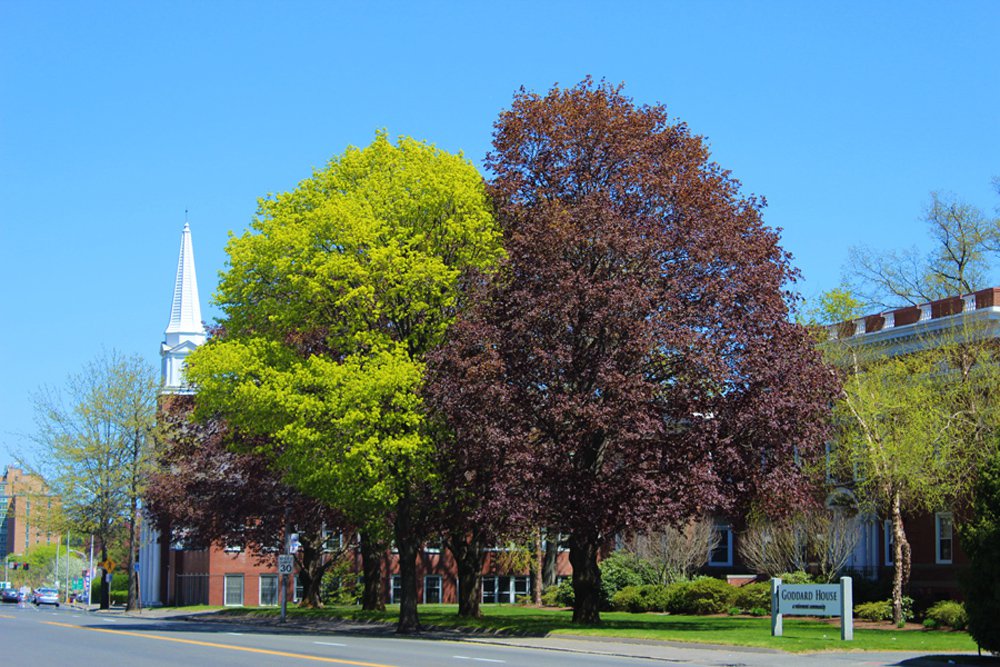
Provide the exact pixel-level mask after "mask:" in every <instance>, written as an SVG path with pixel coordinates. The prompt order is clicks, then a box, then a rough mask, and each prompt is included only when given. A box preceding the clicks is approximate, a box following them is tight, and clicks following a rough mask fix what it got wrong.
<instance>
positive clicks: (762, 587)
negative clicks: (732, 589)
mask: <svg viewBox="0 0 1000 667" xmlns="http://www.w3.org/2000/svg"><path fill="white" fill-rule="evenodd" d="M733 605H735V606H737V607H739V608H740V609H742V610H743V611H747V612H749V611H750V610H751V609H753V608H755V607H758V608H764V609H767V608H769V607H770V606H771V583H770V582H767V581H762V582H758V583H754V584H746V585H745V586H740V587H739V588H737V589H736V593H735V595H734V597H733Z"/></svg>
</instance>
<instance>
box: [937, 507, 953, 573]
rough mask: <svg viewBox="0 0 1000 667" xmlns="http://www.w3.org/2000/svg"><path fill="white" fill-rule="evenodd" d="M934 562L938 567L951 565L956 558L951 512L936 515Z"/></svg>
mask: <svg viewBox="0 0 1000 667" xmlns="http://www.w3.org/2000/svg"><path fill="white" fill-rule="evenodd" d="M934 544H935V545H936V548H935V550H934V560H935V562H936V563H937V564H938V565H950V564H951V562H952V558H953V557H954V548H955V538H954V527H953V525H952V518H951V512H938V513H937V514H935V515H934Z"/></svg>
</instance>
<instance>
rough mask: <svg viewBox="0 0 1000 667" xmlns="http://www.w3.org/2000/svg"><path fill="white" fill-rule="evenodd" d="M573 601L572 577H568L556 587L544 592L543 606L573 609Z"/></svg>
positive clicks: (550, 587)
mask: <svg viewBox="0 0 1000 667" xmlns="http://www.w3.org/2000/svg"><path fill="white" fill-rule="evenodd" d="M573 599H574V596H573V579H572V577H567V578H566V579H564V580H562V581H561V582H559V584H557V585H556V586H549V587H548V588H546V589H545V590H544V591H543V592H542V604H543V605H545V606H546V607H572V606H573Z"/></svg>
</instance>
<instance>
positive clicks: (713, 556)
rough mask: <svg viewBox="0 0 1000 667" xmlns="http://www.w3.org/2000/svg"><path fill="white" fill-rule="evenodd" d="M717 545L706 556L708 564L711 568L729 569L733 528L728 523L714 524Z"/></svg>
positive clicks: (731, 562) (731, 559)
mask: <svg viewBox="0 0 1000 667" xmlns="http://www.w3.org/2000/svg"><path fill="white" fill-rule="evenodd" d="M715 534H716V535H717V536H718V540H719V541H718V543H717V544H716V545H715V546H714V547H713V548H712V550H711V551H710V552H709V554H708V564H709V565H710V566H712V567H729V566H731V565H732V564H733V527H732V526H730V525H729V524H728V523H717V524H715Z"/></svg>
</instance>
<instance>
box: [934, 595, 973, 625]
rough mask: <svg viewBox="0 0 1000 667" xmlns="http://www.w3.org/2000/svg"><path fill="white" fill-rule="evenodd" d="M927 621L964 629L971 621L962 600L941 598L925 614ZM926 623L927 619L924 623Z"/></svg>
mask: <svg viewBox="0 0 1000 667" xmlns="http://www.w3.org/2000/svg"><path fill="white" fill-rule="evenodd" d="M924 618H925V619H926V620H927V621H934V623H935V625H947V626H948V627H949V628H951V629H953V630H964V629H965V626H966V625H968V623H969V616H968V614H966V613H965V606H964V605H963V604H962V603H961V602H955V601H954V600H941V601H940V602H938V603H937V604H935V605H934V606H933V607H931V608H930V609H928V610H927V613H925V614H924ZM924 625H926V621H925V623H924Z"/></svg>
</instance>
